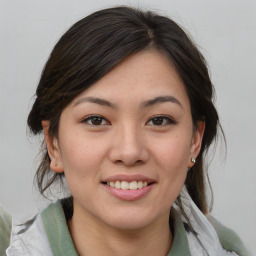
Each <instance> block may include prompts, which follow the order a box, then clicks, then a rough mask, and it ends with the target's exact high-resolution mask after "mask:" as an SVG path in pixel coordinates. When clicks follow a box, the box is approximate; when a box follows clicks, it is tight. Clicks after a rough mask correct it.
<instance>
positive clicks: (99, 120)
mask: <svg viewBox="0 0 256 256" xmlns="http://www.w3.org/2000/svg"><path fill="white" fill-rule="evenodd" d="M82 122H83V123H86V124H88V125H93V126H100V125H109V122H108V121H107V120H106V119H105V118H104V117H102V116H99V115H90V116H88V117H86V118H85V119H83V120H82Z"/></svg>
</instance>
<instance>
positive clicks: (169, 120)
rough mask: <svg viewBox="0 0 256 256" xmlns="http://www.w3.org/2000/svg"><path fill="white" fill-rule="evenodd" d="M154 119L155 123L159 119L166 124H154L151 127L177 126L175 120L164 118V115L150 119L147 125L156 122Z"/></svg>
mask: <svg viewBox="0 0 256 256" xmlns="http://www.w3.org/2000/svg"><path fill="white" fill-rule="evenodd" d="M154 119H155V121H157V119H160V120H161V119H162V121H163V122H164V121H165V124H160V125H154V124H152V125H150V126H165V125H172V124H173V125H175V124H177V122H176V121H175V120H174V119H173V118H171V117H169V116H164V115H157V116H153V117H151V118H150V119H149V121H148V122H147V124H148V123H149V122H153V121H154Z"/></svg>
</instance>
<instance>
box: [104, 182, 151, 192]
mask: <svg viewBox="0 0 256 256" xmlns="http://www.w3.org/2000/svg"><path fill="white" fill-rule="evenodd" d="M153 183H155V182H148V181H141V180H134V181H131V182H129V181H124V180H123V181H120V180H116V181H107V182H103V184H104V185H107V186H109V187H111V188H115V189H122V190H137V189H142V188H144V187H147V186H150V185H152V184H153Z"/></svg>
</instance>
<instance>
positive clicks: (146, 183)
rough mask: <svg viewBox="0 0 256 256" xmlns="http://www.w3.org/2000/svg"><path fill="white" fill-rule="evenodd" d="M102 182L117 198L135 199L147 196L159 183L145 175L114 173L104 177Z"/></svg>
mask: <svg viewBox="0 0 256 256" xmlns="http://www.w3.org/2000/svg"><path fill="white" fill-rule="evenodd" d="M101 184H102V185H103V186H104V187H105V189H106V190H107V191H108V193H110V194H111V195H112V196H114V197H115V198H118V199H121V200H124V201H134V200H139V199H141V198H143V197H145V196H146V195H147V194H148V193H150V191H151V190H152V189H153V187H155V185H157V182H156V180H153V179H151V178H149V177H146V176H144V175H139V174H137V175H114V176H111V177H108V178H106V179H104V180H103V181H102V182H101Z"/></svg>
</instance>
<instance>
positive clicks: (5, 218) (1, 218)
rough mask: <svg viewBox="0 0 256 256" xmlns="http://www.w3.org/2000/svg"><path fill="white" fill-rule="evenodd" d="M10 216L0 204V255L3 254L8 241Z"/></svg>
mask: <svg viewBox="0 0 256 256" xmlns="http://www.w3.org/2000/svg"><path fill="white" fill-rule="evenodd" d="M11 223H12V220H11V216H10V215H9V214H8V213H7V212H5V211H4V209H3V208H2V207H1V205H0V255H3V254H4V252H5V250H6V248H7V247H8V246H9V243H10V235H11V226H12V224H11Z"/></svg>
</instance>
